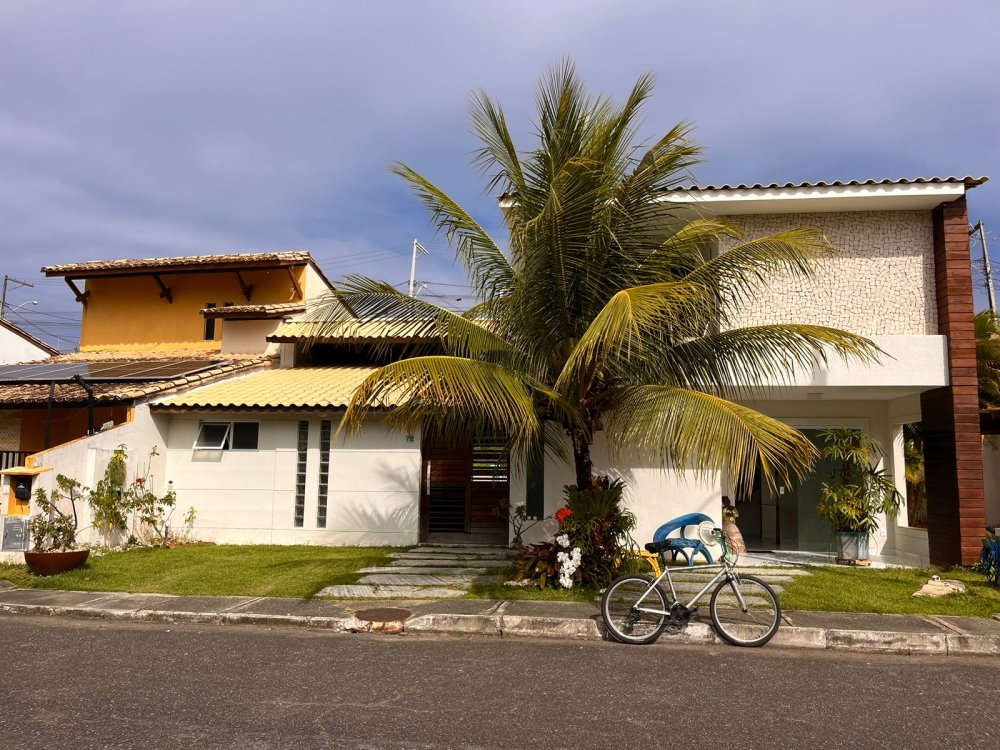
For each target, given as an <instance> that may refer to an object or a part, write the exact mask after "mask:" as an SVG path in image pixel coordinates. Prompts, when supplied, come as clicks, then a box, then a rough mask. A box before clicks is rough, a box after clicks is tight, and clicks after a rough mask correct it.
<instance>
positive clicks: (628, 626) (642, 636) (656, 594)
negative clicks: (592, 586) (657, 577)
mask: <svg viewBox="0 0 1000 750" xmlns="http://www.w3.org/2000/svg"><path fill="white" fill-rule="evenodd" d="M653 580H654V579H652V578H647V577H645V576H622V577H621V578H618V579H616V580H614V581H612V582H611V584H610V585H609V586H608V587H607V588H606V589H605V590H604V596H603V597H601V615H602V616H603V617H604V625H605V627H607V629H608V632H609V633H610V634H611V637H612V638H614V639H615V640H616V641H618V642H620V643H632V644H637V645H638V644H644V643H652V642H653V641H655V640H656V639H657V638H659V637H660V633H662V632H663V629H664V628H665V627H666V626H667V615H665V614H660V613H661V612H666V611H667V597H666V595H665V594H664V593H663V590H662V589H661V588H660V587H659V586H653V585H652V584H653ZM647 592H648V594H647ZM643 597H645V598H643ZM640 599H642V601H641V602H640V601H639V600H640ZM644 610H656V611H653V612H649V611H644Z"/></svg>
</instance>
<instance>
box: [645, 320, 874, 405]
mask: <svg viewBox="0 0 1000 750" xmlns="http://www.w3.org/2000/svg"><path fill="white" fill-rule="evenodd" d="M831 354H832V355H833V356H836V357H839V358H840V359H841V360H843V361H845V362H852V361H853V362H860V363H863V364H873V363H876V362H878V361H879V357H880V355H882V354H884V352H883V351H882V350H881V349H880V348H879V347H878V346H876V345H875V344H874V343H873V342H872V341H871V340H870V339H867V338H865V337H864V336H859V335H857V334H853V333H848V332H847V331H842V330H840V329H837V328H828V327H825V326H814V325H805V324H798V323H781V324H771V325H762V326H751V327H747V328H734V329H731V330H728V331H721V332H719V333H713V334H707V335H704V336H697V337H692V338H690V339H688V340H686V341H683V342H681V343H679V344H676V345H673V346H671V347H670V348H669V350H668V351H666V352H659V353H658V354H657V355H656V356H654V358H652V359H650V360H648V361H647V362H645V363H644V365H645V367H644V368H643V369H644V370H645V373H646V377H652V378H656V379H658V380H659V381H660V382H665V383H668V384H672V385H680V386H683V387H685V388H697V389H699V390H706V391H710V392H713V393H718V394H722V395H725V396H727V397H730V398H732V397H735V396H737V395H738V394H741V393H745V392H746V391H747V389H761V388H771V387H775V386H782V385H788V384H790V383H792V382H794V381H795V378H796V376H797V375H801V374H809V373H810V372H811V371H812V369H813V367H814V366H817V365H823V364H826V362H827V361H828V359H829V356H830V355H831Z"/></svg>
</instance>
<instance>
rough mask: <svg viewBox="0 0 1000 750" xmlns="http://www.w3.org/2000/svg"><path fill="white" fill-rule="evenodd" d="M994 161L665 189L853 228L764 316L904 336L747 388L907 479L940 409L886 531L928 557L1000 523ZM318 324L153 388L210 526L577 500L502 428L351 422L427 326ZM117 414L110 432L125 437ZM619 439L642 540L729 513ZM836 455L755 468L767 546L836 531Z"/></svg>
mask: <svg viewBox="0 0 1000 750" xmlns="http://www.w3.org/2000/svg"><path fill="white" fill-rule="evenodd" d="M983 181H984V179H972V178H964V179H963V178H931V179H911V180H906V179H903V180H882V181H873V180H869V181H864V182H859V181H854V182H846V183H844V182H834V183H801V184H785V185H737V186H728V185H723V186H717V187H716V186H700V187H690V188H685V189H679V190H674V191H671V192H669V193H664V194H663V196H662V200H663V202H664V204H665V206H667V205H669V206H670V207H671V209H672V210H676V209H677V208H678V207H680V208H681V209H682V210H688V211H690V212H691V213H692V214H694V213H698V214H701V215H714V216H722V217H726V218H728V219H729V220H730V221H733V222H735V223H736V224H738V225H739V226H741V227H742V229H743V230H744V231H745V233H746V235H747V236H750V237H752V236H755V235H763V234H767V233H771V232H775V231H778V230H781V229H785V228H794V227H798V226H803V225H810V226H816V227H819V228H820V229H821V230H822V231H823V232H824V233H825V235H826V236H827V238H828V239H829V240H830V242H831V244H832V245H833V246H834V248H836V250H837V251H838V253H837V254H836V256H835V257H832V258H831V259H829V260H828V261H826V262H825V265H824V266H823V268H822V272H821V273H820V274H819V275H818V276H817V278H816V279H815V280H813V281H811V282H804V281H795V282H789V281H787V280H781V279H778V280H775V283H774V284H772V285H771V287H770V289H769V291H768V292H767V293H766V294H765V295H763V296H762V297H761V298H760V299H759V300H758V303H757V304H756V306H754V307H753V308H752V309H751V310H750V311H749V312H748V313H747V320H746V322H747V323H770V322H807V323H816V324H822V325H828V326H835V327H838V328H844V329H847V330H849V331H852V332H855V333H859V334H862V335H865V336H867V337H870V338H871V339H873V340H874V341H875V342H876V343H877V344H878V345H879V346H880V347H881V348H882V349H883V350H884V351H885V352H886V355H887V356H885V357H883V358H882V361H881V362H880V363H879V364H877V365H869V366H861V365H851V366H846V365H844V364H843V363H842V362H840V361H839V360H836V359H831V361H830V362H829V364H828V365H826V366H822V367H819V366H817V367H816V368H815V369H812V370H810V371H808V372H799V373H798V374H797V376H796V378H795V380H794V382H793V383H792V384H790V385H789V384H785V385H783V386H781V387H776V388H775V389H773V390H770V391H768V392H767V394H766V396H762V395H761V394H752V393H747V396H746V400H747V402H748V403H752V405H753V406H754V407H755V408H757V409H759V410H761V411H763V412H765V413H767V414H769V415H771V416H774V417H776V418H779V419H781V420H783V421H785V422H787V423H789V424H791V425H793V426H795V427H797V428H799V429H800V430H802V431H803V432H804V433H805V434H806V435H807V436H810V437H811V438H813V439H815V438H816V433H817V432H818V431H819V430H822V429H823V428H826V427H831V426H838V425H849V426H853V427H857V428H859V429H863V430H865V431H867V432H869V433H871V434H872V435H874V436H875V437H876V438H878V439H879V441H880V442H881V443H882V445H883V446H884V447H885V449H886V457H885V461H884V464H885V469H886V470H887V471H888V472H890V473H891V475H892V476H893V477H894V478H895V480H896V484H897V486H898V487H899V488H900V489H901V490H902V489H903V487H904V486H905V485H904V480H903V471H904V461H903V437H902V435H903V428H904V425H907V424H913V423H918V422H919V423H921V425H922V430H923V435H924V440H925V444H926V457H927V459H926V477H927V479H926V485H927V499H926V505H925V506H924V507H910V508H907V510H906V512H903V513H901V514H900V515H899V517H898V518H897V519H895V520H894V521H893V520H886V521H884V522H883V523H882V527H881V530H880V533H879V535H878V537H877V538H876V539H874V540H873V541H874V542H875V544H874V546H875V549H876V550H877V551H880V552H882V553H884V554H892V555H896V556H899V557H902V558H904V559H909V560H912V561H914V562H934V563H941V564H959V563H961V564H971V563H972V562H974V561H975V559H976V558H977V557H978V554H979V546H980V539H981V537H982V533H983V527H984V524H985V516H984V513H985V511H984V499H983V498H984V493H983V466H982V454H981V443H980V432H979V429H980V427H979V413H978V403H977V390H976V373H975V346H974V339H973V331H972V318H973V301H972V279H971V268H970V257H969V246H968V231H967V222H968V219H967V213H966V192H967V191H968V190H969V189H971V188H974V187H975V186H976V185H979V184H981V183H982V182H983ZM714 251H715V252H720V253H722V252H725V251H726V248H725V247H718V248H716V249H715V250H714ZM293 317H294V316H293ZM313 333H314V329H312V328H310V326H309V325H308V324H305V323H302V322H297V321H296V320H294V319H293V320H291V321H288V322H285V323H283V324H282V325H280V326H279V327H277V328H276V329H275V330H273V331H270V332H269V333H267V334H266V337H267V340H268V342H270V343H271V344H272V345H279V346H280V347H281V358H280V363H281V366H280V367H272V368H269V369H266V370H262V371H255V372H250V373H246V374H240V375H235V376H233V377H231V378H227V379H224V380H220V381H217V382H214V383H211V384H207V385H204V386H200V387H194V388H191V389H189V390H186V391H184V392H181V393H175V394H173V395H170V396H166V397H163V398H158V399H153V400H152V401H151V402H150V403H149V406H148V408H149V414H150V418H149V422H148V424H149V425H151V428H150V429H147V430H145V431H144V432H143V434H142V436H141V439H139V438H138V437H136V439H138V440H139V442H141V443H142V444H141V445H140V444H138V443H136V444H130V446H129V447H130V449H131V451H132V453H133V454H134V455H141V454H142V453H144V452H145V451H147V450H148V448H149V445H151V444H157V445H158V446H159V447H160V450H161V451H162V455H163V458H162V460H161V461H160V464H159V467H158V471H159V476H158V477H157V478H156V481H157V482H159V483H162V482H165V481H167V480H170V481H172V483H173V487H174V488H175V490H176V492H177V494H178V506H179V507H180V508H182V509H186V508H187V507H189V506H190V507H194V508H195V509H196V511H197V516H196V518H197V520H196V523H195V528H194V533H195V535H196V536H198V537H200V538H203V539H210V540H215V541H218V542H268V543H313V544H358V543H364V544H411V543H416V542H417V541H421V540H431V541H433V540H448V541H456V540H466V541H490V542H504V541H506V540H507V538H508V529H507V525H506V521H505V519H503V518H502V517H498V516H497V514H495V513H494V512H493V510H494V508H496V506H497V503H498V501H499V500H500V499H501V498H504V497H509V498H510V500H511V502H512V503H514V504H518V503H526V504H527V505H528V511H529V513H530V514H532V515H538V516H541V515H547V514H551V513H553V512H554V511H555V510H556V509H557V508H558V507H560V506H561V505H562V502H563V495H562V488H563V486H564V485H566V484H569V483H571V482H572V480H573V474H572V471H571V468H570V467H569V466H567V465H562V464H560V463H557V462H556V461H554V460H552V461H550V462H549V463H548V464H546V466H545V467H544V471H543V472H542V473H541V474H539V475H532V476H530V477H528V476H524V475H522V474H519V473H518V472H517V471H516V470H512V469H510V468H509V467H508V461H507V459H506V456H505V455H504V453H503V450H502V448H501V447H499V446H497V445H495V444H493V443H491V442H489V441H477V440H475V439H472V438H470V439H469V440H468V441H467V443H466V444H465V445H463V446H457V447H456V446H450V447H448V448H442V447H439V446H434V445H431V444H429V443H427V442H425V441H423V440H422V436H421V435H420V434H400V433H397V432H391V431H389V430H388V429H386V428H385V426H384V425H383V424H382V422H381V421H380V420H379V419H378V418H377V417H375V418H372V419H371V421H370V422H369V423H368V424H367V425H366V426H365V427H364V428H363V429H362V430H361V432H360V434H357V435H353V436H349V437H347V438H346V439H344V438H338V437H337V436H336V428H337V425H338V422H339V419H340V416H341V414H342V413H343V410H344V407H345V406H346V404H347V403H348V401H349V400H350V397H351V394H352V393H353V391H354V389H355V388H356V386H357V385H358V384H359V383H360V382H361V380H362V379H363V378H364V377H365V375H366V374H367V373H368V372H370V371H371V369H372V368H373V367H376V366H377V365H378V364H380V363H381V362H383V361H385V360H386V358H387V357H389V358H391V357H392V356H394V351H396V350H395V349H394V347H402V346H404V345H405V344H406V343H407V342H408V341H410V340H411V334H410V333H409V332H407V331H406V330H398V331H386V330H385V329H384V328H383V329H380V330H377V331H376V330H374V329H371V328H369V327H366V326H364V325H345V326H344V327H343V329H342V330H341V331H338V332H337V333H336V335H332V336H328V337H327V338H326V339H324V340H322V341H318V342H316V341H311V343H313V346H312V348H311V349H310V350H309V352H308V354H306V353H305V348H304V347H303V346H302V344H303V342H305V341H306V340H310V339H311V337H312V334H313ZM264 335H265V333H261V336H264ZM376 344H377V345H378V346H376ZM776 386H777V384H776ZM385 406H386V408H391V407H392V404H386V405H385ZM113 433H114V430H111V431H110V432H109V433H105V434H103V435H101V436H95V438H100V439H102V440H103V441H104V443H106V444H107V446H106V448H108V447H111V446H113V445H114V444H115V440H116V438H115V436H114V434H113ZM95 438H89V440H94V439H95ZM602 454H603V449H602V446H601V440H600V436H598V439H597V442H596V444H595V446H594V458H595V469H596V470H598V471H603V472H607V473H610V474H615V475H619V476H621V477H623V478H624V479H625V480H626V481H627V487H628V489H627V502H628V504H629V505H630V507H631V508H632V509H633V510H634V511H635V513H636V514H637V516H638V520H639V525H638V528H637V530H636V534H635V536H636V538H637V540H639V541H643V540H646V539H648V538H650V536H651V534H652V532H653V530H654V529H655V528H656V527H657V526H658V525H660V524H661V523H662V522H664V521H666V520H668V519H670V518H672V517H675V516H678V515H681V514H683V513H687V512H696V511H697V512H703V513H706V514H708V515H709V516H711V517H713V518H715V519H719V518H720V515H721V505H720V500H721V496H722V495H723V494H727V493H728V494H732V492H733V488H732V487H731V483H730V482H729V479H728V477H727V476H725V475H724V474H712V475H697V474H694V473H692V472H690V471H688V470H686V469H684V468H683V467H667V468H666V469H664V468H663V467H661V466H659V465H658V464H654V463H649V464H648V465H647V464H639V463H638V462H637V463H636V465H629V466H621V465H612V463H611V462H610V461H609V460H608V459H607V458H606V456H603V455H602ZM38 458H39V461H40V463H43V464H44V465H46V466H53V467H56V468H58V466H59V464H60V461H61V456H60V451H59V450H58V449H57V450H50V451H48V452H47V453H46V454H44V455H41V456H39V457H38ZM828 470H829V467H828V466H825V465H824V464H823V463H822V462H820V464H819V465H817V467H816V471H815V473H814V474H813V475H812V476H811V477H808V478H806V479H805V480H804V481H802V482H799V483H797V484H796V485H794V486H788V487H781V488H778V490H777V491H775V492H772V491H769V490H767V488H761V487H758V488H756V489H755V491H754V493H753V496H752V499H751V500H750V501H749V502H746V503H743V504H742V505H741V507H740V526H741V529H742V530H743V533H744V536H745V537H747V538H748V541H749V542H750V544H751V546H752V547H754V548H758V549H761V548H762V549H795V550H817V551H824V550H828V549H830V547H831V533H830V531H829V530H828V529H827V528H826V527H825V526H824V525H823V524H822V523H821V522H820V520H819V519H818V518H817V516H816V512H815V505H816V499H817V496H818V491H819V483H820V482H821V481H822V480H823V479H824V478H825V472H826V471H828ZM912 504H913V503H912V498H911V505H912ZM536 530H537V529H536Z"/></svg>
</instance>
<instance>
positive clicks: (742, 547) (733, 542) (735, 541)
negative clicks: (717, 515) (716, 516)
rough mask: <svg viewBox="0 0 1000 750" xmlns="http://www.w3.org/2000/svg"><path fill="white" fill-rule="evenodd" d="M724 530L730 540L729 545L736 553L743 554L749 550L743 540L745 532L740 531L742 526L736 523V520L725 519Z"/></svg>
mask: <svg viewBox="0 0 1000 750" xmlns="http://www.w3.org/2000/svg"><path fill="white" fill-rule="evenodd" d="M722 531H723V533H724V534H725V535H726V539H728V540H729V547H730V548H731V549H732V551H733V554H734V555H742V554H743V553H744V552H746V551H747V544H746V542H745V541H744V540H743V534H741V533H740V528H739V526H737V525H736V522H735V521H723V522H722Z"/></svg>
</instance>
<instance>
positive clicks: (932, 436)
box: [920, 197, 986, 565]
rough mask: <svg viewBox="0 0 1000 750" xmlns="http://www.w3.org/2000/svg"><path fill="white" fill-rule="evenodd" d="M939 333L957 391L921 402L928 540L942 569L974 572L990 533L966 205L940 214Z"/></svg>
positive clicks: (940, 392) (937, 262) (937, 255)
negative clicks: (962, 568) (985, 536)
mask: <svg viewBox="0 0 1000 750" xmlns="http://www.w3.org/2000/svg"><path fill="white" fill-rule="evenodd" d="M933 218H934V270H935V281H936V291H937V309H938V330H939V332H940V333H942V334H944V335H946V336H947V337H948V370H949V377H950V385H948V386H947V387H945V388H936V389H934V390H932V391H928V392H926V393H924V394H922V396H921V399H920V401H921V412H922V423H923V430H924V457H925V459H924V460H925V476H926V483H927V537H928V542H929V545H930V558H931V562H932V563H933V564H935V565H973V564H975V563H976V561H977V560H978V559H979V552H980V549H981V547H982V538H983V534H984V528H985V526H986V505H985V501H984V495H983V452H982V450H983V449H982V438H981V436H980V432H979V388H978V385H977V382H976V339H975V330H974V326H973V316H974V313H975V311H974V306H973V299H972V267H971V261H970V256H969V218H968V213H967V210H966V205H965V198H964V197H963V198H959V199H958V200H956V201H952V202H951V203H946V204H944V205H942V206H939V207H938V208H936V209H935V210H934V214H933Z"/></svg>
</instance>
